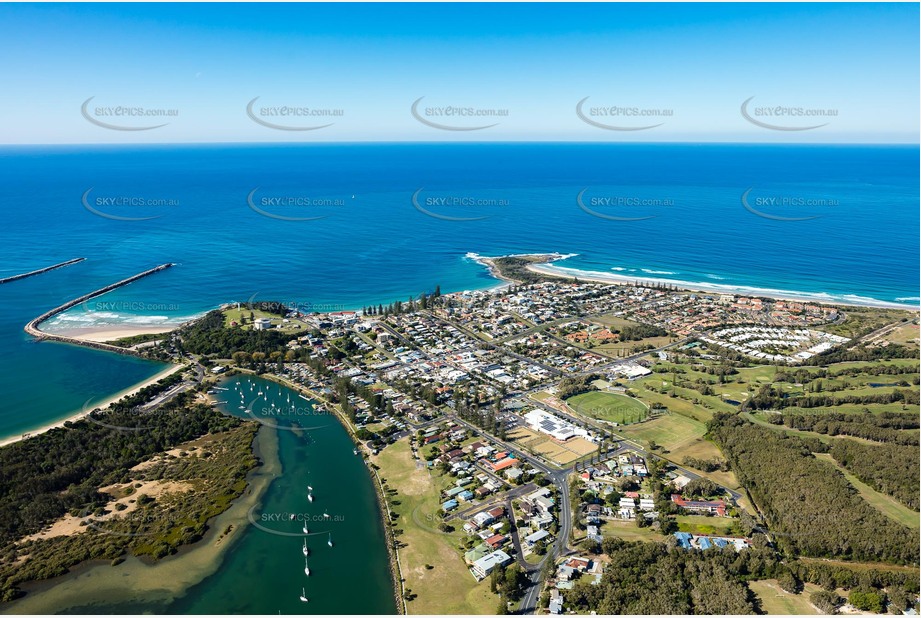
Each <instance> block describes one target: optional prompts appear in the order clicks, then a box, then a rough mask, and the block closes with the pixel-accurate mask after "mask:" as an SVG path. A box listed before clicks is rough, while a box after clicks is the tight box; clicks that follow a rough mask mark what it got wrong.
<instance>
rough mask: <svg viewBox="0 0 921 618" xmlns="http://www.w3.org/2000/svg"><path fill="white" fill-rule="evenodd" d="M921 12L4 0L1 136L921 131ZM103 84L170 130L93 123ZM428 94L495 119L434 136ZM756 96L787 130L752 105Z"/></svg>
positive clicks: (902, 136)
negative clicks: (8, 0)
mask: <svg viewBox="0 0 921 618" xmlns="http://www.w3.org/2000/svg"><path fill="white" fill-rule="evenodd" d="M918 18H919V7H918V5H917V4H826V3H816V4H813V3H803V4H722V3H720V4H642V5H639V4H565V5H563V4H389V5H388V4H328V5H325V4H297V5H295V4H271V5H267V4H259V5H251V4H230V5H215V4H206V5H195V4H184V5H177V4H168V5H166V4H159V5H158V4H144V5H140V4H125V5H113V4H71V5H55V4H42V5H30V4H3V5H0V83H2V84H3V88H2V89H0V111H2V115H0V142H2V143H8V144H11V143H14V144H15V143H147V142H150V143H164V142H166V143H169V142H240V141H244V142H246V141H260V142H271V141H296V142H300V141H303V142H323V141H453V140H476V141H501V140H567V141H692V142H698V141H733V142H738V141H743V142H804V143H815V142H910V143H917V142H918V133H919V120H918V118H919V113H918V112H919V80H918V74H919V60H918V48H919V35H918ZM90 97H93V99H92V101H91V102H90V103H89V104H88V106H87V113H88V115H89V116H90V117H91V118H92V119H93V120H96V121H99V122H101V123H105V124H109V125H112V126H117V127H120V128H136V127H141V126H152V125H155V124H163V123H167V124H166V125H165V126H163V127H160V128H157V129H152V130H147V131H124V130H113V129H111V128H104V127H102V126H99V124H97V123H94V122H93V121H91V120H88V119H87V118H85V117H84V115H83V114H81V105H82V104H83V103H84V102H85V101H86V100H87V99H89V98H90ZM255 97H259V99H258V101H257V102H256V103H255V104H254V107H253V115H254V116H256V117H257V119H260V120H264V121H266V122H269V123H272V124H276V125H278V124H280V125H281V126H285V127H306V126H320V125H324V124H330V123H332V124H331V125H330V126H328V127H325V128H322V129H317V130H312V131H289V130H278V129H276V128H270V127H267V126H264V125H263V124H260V123H259V122H257V121H254V120H253V119H251V118H250V116H249V115H247V104H248V103H249V102H250V101H252V100H253V99H254V98H255ZM420 97H425V98H424V99H423V101H422V102H420V104H419V107H418V108H417V115H418V116H421V117H422V119H423V120H428V121H430V122H431V123H434V124H439V125H441V126H442V127H450V128H454V129H458V128H460V129H469V128H471V127H476V126H484V125H487V124H495V126H492V127H490V128H486V129H480V130H463V131H461V130H445V129H444V128H436V127H433V126H431V125H430V124H426V123H425V122H423V121H421V120H418V119H417V118H416V117H414V116H413V115H412V113H411V106H412V104H413V102H414V101H416V100H418V99H419V98H420ZM586 97H589V98H588V99H587V100H586V101H585V102H584V103H583V107H582V112H583V117H587V118H588V119H590V120H594V121H595V122H597V123H600V124H603V125H606V126H613V127H617V129H618V130H612V129H604V128H599V127H598V126H595V125H592V124H590V123H589V122H586V121H585V120H583V119H582V118H580V117H579V115H577V113H576V106H577V104H578V103H579V101H581V100H583V99H585V98H586ZM750 97H754V98H753V99H751V101H750V103H749V106H748V108H747V111H748V113H749V116H750V117H752V118H754V119H755V120H757V121H760V122H762V123H764V124H767V125H769V127H765V126H759V125H758V124H755V123H754V122H750V121H749V120H746V118H745V117H743V115H742V113H741V111H740V108H741V106H742V104H743V102H744V101H745V100H747V99H749V98H750ZM117 107H130V108H138V107H142V108H145V109H161V110H176V111H177V112H178V115H176V116H171V117H166V118H153V119H151V118H145V117H137V116H130V117H128V116H125V115H124V114H122V115H117V116H115V115H111V114H109V115H106V113H107V111H111V108H117ZM282 107H285V108H293V109H296V110H299V111H301V112H302V115H299V116H294V117H292V116H291V115H290V114H289V115H288V116H284V117H282V116H272V115H271V113H272V112H273V111H278V110H277V108H282ZM446 107H453V108H463V109H474V110H486V111H485V112H481V113H487V114H496V113H498V114H502V113H503V112H505V114H504V115H500V116H490V117H486V118H483V117H459V116H458V114H457V113H455V114H453V115H451V116H444V115H442V116H438V115H436V114H437V113H438V112H439V111H444V110H443V108H446ZM106 108H110V109H109V110H107V109H106ZM611 108H619V109H616V110H612V109H611ZM779 108H785V109H779ZM791 108H792V109H793V110H794V111H790V109H791ZM803 109H805V110H820V111H819V112H815V111H812V112H808V113H810V114H812V115H810V116H805V115H803V114H804V113H807V112H802V111H801V110H803ZM304 110H332V111H333V112H335V113H336V114H338V115H335V116H333V115H329V114H326V115H322V116H318V117H314V116H305V115H303V113H306V112H304ZM624 110H630V112H631V113H633V111H634V110H644V111H641V112H638V113H640V114H643V115H641V116H640V115H636V113H633V115H628V112H626V111H624ZM772 110H774V111H772ZM323 113H325V112H323ZM650 114H651V116H650ZM816 114H818V115H819V117H818V118H817V117H816V116H815V115H816ZM653 124H656V125H659V126H656V127H654V128H649V129H642V130H623V129H637V128H640V127H646V126H651V125H653ZM817 124H824V126H822V127H820V128H816V129H810V130H790V129H801V128H802V127H808V126H814V125H817ZM782 129H783V130H782Z"/></svg>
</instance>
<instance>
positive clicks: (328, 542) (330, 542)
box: [326, 532, 333, 547]
mask: <svg viewBox="0 0 921 618" xmlns="http://www.w3.org/2000/svg"><path fill="white" fill-rule="evenodd" d="M326 544H327V545H329V546H330V547H332V546H333V533H332V532H330V533H329V540H328V541H326Z"/></svg>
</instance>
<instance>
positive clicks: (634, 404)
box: [566, 391, 649, 425]
mask: <svg viewBox="0 0 921 618" xmlns="http://www.w3.org/2000/svg"><path fill="white" fill-rule="evenodd" d="M566 404H567V405H568V406H569V407H570V408H572V409H573V411H575V412H578V413H579V414H584V415H585V416H590V417H591V418H597V419H599V420H602V421H608V422H611V423H617V424H618V425H629V424H631V423H638V422H640V421H642V420H644V419H645V418H646V417H647V416H648V414H649V408H647V407H646V404H644V403H643V402H642V401H640V400H639V399H635V398H633V397H628V396H627V395H621V394H620V393H608V392H604V391H592V392H589V393H582V394H581V395H576V396H575V397H570V398H569V399H567V400H566Z"/></svg>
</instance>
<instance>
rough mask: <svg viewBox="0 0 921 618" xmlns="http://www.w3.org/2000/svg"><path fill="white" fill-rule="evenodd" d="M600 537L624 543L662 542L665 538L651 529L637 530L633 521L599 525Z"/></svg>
mask: <svg viewBox="0 0 921 618" xmlns="http://www.w3.org/2000/svg"><path fill="white" fill-rule="evenodd" d="M601 536H604V537H617V538H619V539H623V540H625V541H664V540H665V537H664V536H662V535H661V534H659V533H658V532H656V531H655V530H653V529H652V528H648V527H647V528H638V527H637V526H636V522H635V521H633V520H624V521H606V522H604V523H603V524H602V525H601Z"/></svg>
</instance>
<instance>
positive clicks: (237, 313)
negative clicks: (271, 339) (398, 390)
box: [223, 307, 305, 333]
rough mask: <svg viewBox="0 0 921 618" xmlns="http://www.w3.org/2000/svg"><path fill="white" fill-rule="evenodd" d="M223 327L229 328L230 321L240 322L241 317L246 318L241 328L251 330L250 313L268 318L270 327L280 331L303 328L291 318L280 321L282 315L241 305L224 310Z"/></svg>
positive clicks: (293, 330)
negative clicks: (287, 320)
mask: <svg viewBox="0 0 921 618" xmlns="http://www.w3.org/2000/svg"><path fill="white" fill-rule="evenodd" d="M223 313H224V327H225V328H230V323H231V322H236V323H237V324H242V322H241V319H242V318H246V324H243V325H242V327H241V328H243V329H244V330H252V328H253V323H252V321H251V320H250V319H249V316H250V314H251V313H252V315H253V317H254V318H269V319H270V320H271V321H272V328H277V329H278V330H280V331H282V332H286V333H287V332H296V331H299V330H304V328H305V327H304V325H303V324H301V323H300V322H298V321H296V320H291V321H289V322H282V317H281V316H279V315H277V314H274V313H268V312H266V311H262V310H261V309H253V310H250V309H247V308H246V307H243V308H241V309H235V308H230V309H225V310H224V312H223Z"/></svg>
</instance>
